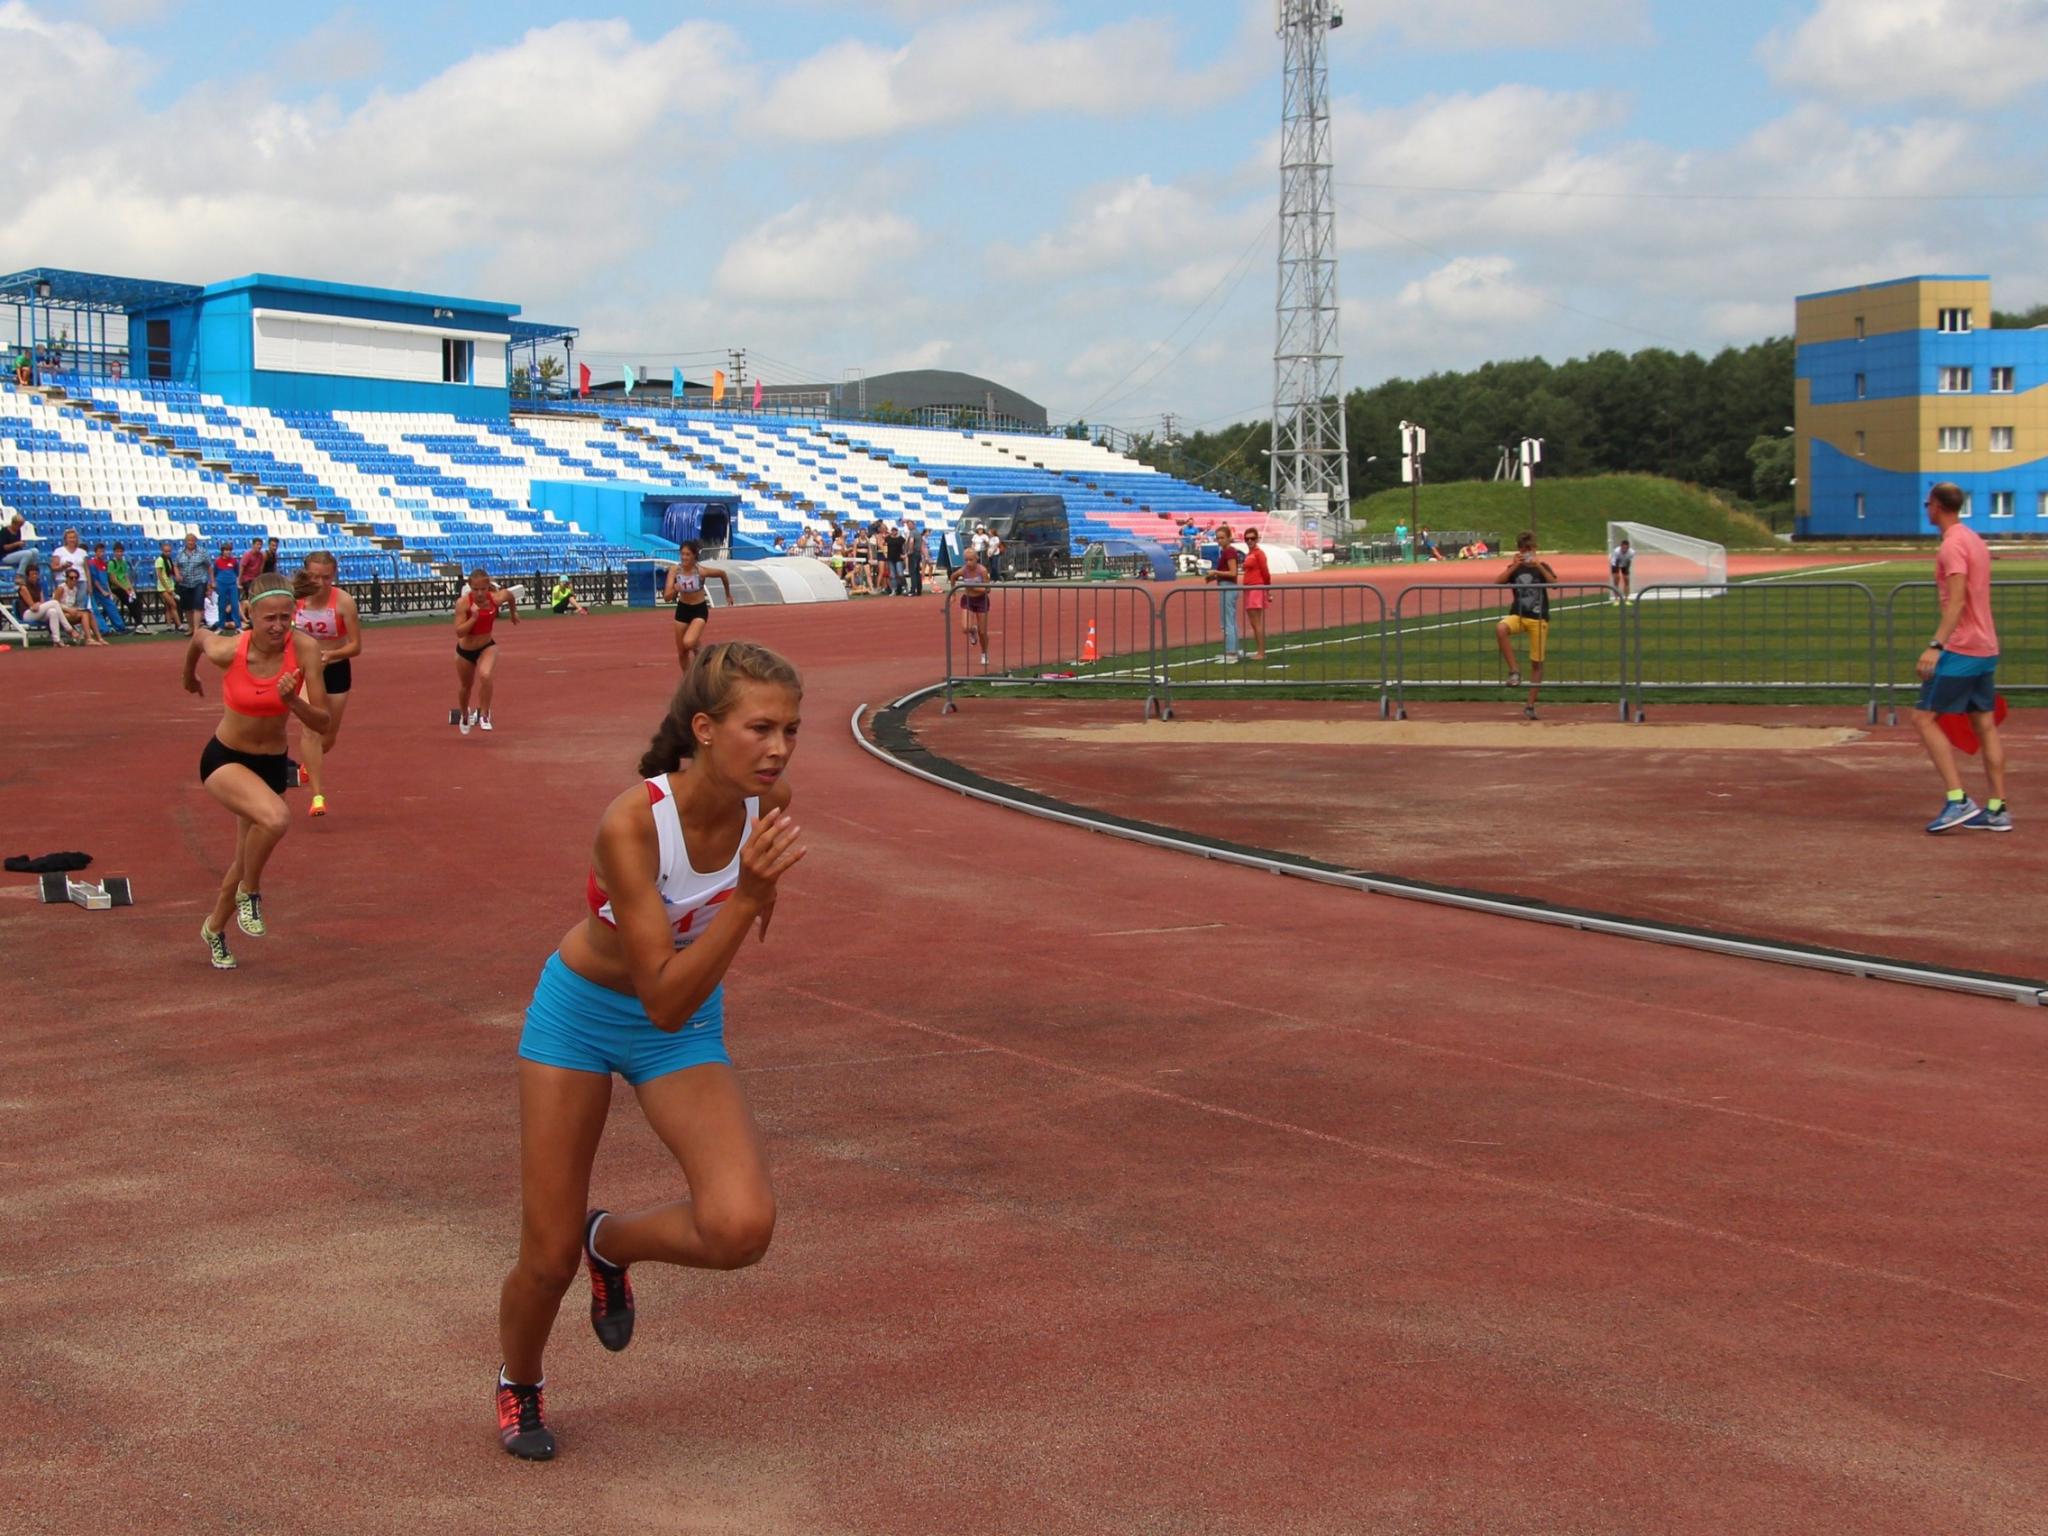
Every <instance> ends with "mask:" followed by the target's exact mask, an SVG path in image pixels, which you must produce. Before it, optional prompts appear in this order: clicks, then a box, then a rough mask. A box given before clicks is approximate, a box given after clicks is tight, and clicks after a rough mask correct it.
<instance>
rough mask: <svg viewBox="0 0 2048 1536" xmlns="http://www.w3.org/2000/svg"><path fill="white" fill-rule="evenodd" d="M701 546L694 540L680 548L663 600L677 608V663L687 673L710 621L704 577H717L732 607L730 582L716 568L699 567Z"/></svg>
mask: <svg viewBox="0 0 2048 1536" xmlns="http://www.w3.org/2000/svg"><path fill="white" fill-rule="evenodd" d="M700 549H701V546H700V545H699V544H698V543H697V541H696V540H695V539H691V540H688V541H687V542H686V543H684V544H683V545H682V547H681V550H680V551H679V553H678V556H677V559H676V563H675V564H674V565H673V566H671V567H670V568H669V573H668V584H667V585H666V586H665V587H664V588H663V589H662V594H661V597H662V601H663V602H666V603H674V604H675V605H676V664H677V665H678V666H680V667H681V668H682V669H683V670H684V671H685V672H687V671H689V670H690V658H691V657H692V656H694V655H696V654H697V650H698V648H699V647H700V646H702V645H703V644H704V631H705V629H706V627H707V626H708V625H709V624H710V622H711V594H710V593H709V592H707V591H706V590H705V589H704V583H705V578H706V577H710V576H716V577H717V578H718V581H719V584H720V585H721V586H723V587H724V588H725V602H726V606H727V607H731V606H732V580H731V578H730V577H728V576H727V575H726V574H725V572H724V571H722V570H720V569H719V568H718V567H717V566H715V565H704V564H701V563H700V562H699V561H698V559H697V556H698V554H699V553H700Z"/></svg>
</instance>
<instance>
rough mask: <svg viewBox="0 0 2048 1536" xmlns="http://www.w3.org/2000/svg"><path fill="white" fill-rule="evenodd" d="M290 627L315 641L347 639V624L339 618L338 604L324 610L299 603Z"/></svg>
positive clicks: (339, 608) (339, 606) (330, 605)
mask: <svg viewBox="0 0 2048 1536" xmlns="http://www.w3.org/2000/svg"><path fill="white" fill-rule="evenodd" d="M292 626H293V628H295V629H297V630H299V631H300V632H301V633H303V634H308V635H311V636H312V637H313V638H314V639H316V640H346V639H347V638H348V622H347V621H346V620H345V619H343V618H342V616H341V605H340V604H339V603H332V604H329V605H328V606H327V607H325V608H308V607H307V606H306V605H305V604H304V603H301V604H299V607H298V611H297V612H296V613H294V614H293V615H292Z"/></svg>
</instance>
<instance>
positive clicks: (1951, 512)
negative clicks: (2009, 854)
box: [1913, 481, 2012, 832]
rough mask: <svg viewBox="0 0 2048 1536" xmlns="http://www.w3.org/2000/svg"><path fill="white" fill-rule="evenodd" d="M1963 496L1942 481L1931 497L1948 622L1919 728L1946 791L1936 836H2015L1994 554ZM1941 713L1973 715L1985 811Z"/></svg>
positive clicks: (1926, 683) (1928, 662)
mask: <svg viewBox="0 0 2048 1536" xmlns="http://www.w3.org/2000/svg"><path fill="white" fill-rule="evenodd" d="M1962 512H1963V493H1962V490H1961V488H1960V487H1958V486H1954V485H1951V484H1949V483H1948V482H1947V481H1943V482H1942V483H1941V484H1940V485H1937V486H1935V487H1934V488H1933V489H1932V490H1930V491H1929V492H1928V493H1927V521H1928V522H1930V523H1932V524H1933V525H1934V526H1935V527H1936V528H1939V529H1940V530H1941V550H1940V552H1939V553H1938V554H1937V555H1936V556H1935V557H1934V577H1935V581H1936V582H1937V583H1938V584H1939V585H1940V588H1941V621H1940V622H1939V623H1938V624H1936V625H1935V626H1934V638H1933V639H1931V640H1929V641H1928V642H1927V649H1926V650H1924V651H1922V652H1921V653H1920V662H1919V667H1918V671H1919V673H1920V704H1919V708H1917V709H1915V710H1914V711H1913V725H1914V728H1915V729H1916V730H1918V731H1919V732H1920V740H1921V742H1922V743H1923V744H1924V745H1925V746H1926V748H1927V755H1928V756H1929V757H1930V758H1932V759H1933V760H1934V767H1935V771H1936V772H1938V773H1939V774H1940V775H1941V782H1942V786H1943V788H1944V789H1946V790H1947V792H1948V793H1947V798H1946V799H1944V800H1943V801H1942V806H1941V814H1939V815H1938V816H1936V817H1935V818H1934V820H1933V821H1931V822H1929V823H1928V824H1927V830H1928V831H1929V832H1954V831H1957V830H1959V829H1964V828H1967V829H1969V830H1971V831H1978V832H2010V831H2011V830H2012V809H2011V807H2009V806H2008V805H2007V804H2006V803H2005V744H2004V743H2003V742H2002V741H2000V740H1999V739H1998V722H1997V718H1996V714H1995V711H1996V709H1997V707H1998V630H1997V629H1996V627H1994V626H1993V624H1992V622H1991V551H1990V550H1988V549H1986V548H1985V547H1984V541H1983V540H1982V539H1980V538H1978V537H1977V535H1976V534H1975V533H1974V532H1972V531H1971V530H1970V529H1968V528H1965V527H1964V526H1963V525H1962V522H1961V521H1960V519H1961V517H1962ZM1942 715H1967V716H1969V718H1970V724H1971V725H1972V726H1974V727H1975V728H1976V731H1977V739H1978V740H1979V741H1980V742H1982V743H1983V751H1984V772H1985V775H1986V777H1988V778H1989V779H1990V781H1991V794H1990V797H1989V798H1988V799H1987V800H1986V801H1985V802H1984V804H1983V805H1982V806H1979V805H1978V804H1977V802H1976V801H1974V800H1972V799H1971V798H1970V797H1969V796H1968V795H1966V794H1964V793H1963V776H1962V773H1961V771H1960V770H1959V769H1958V768H1957V766H1956V753H1955V748H1954V747H1952V746H1950V745H1949V740H1948V737H1947V736H1946V735H1945V734H1944V733H1943V731H1942V729H1941V721H1940V717H1941V716H1942Z"/></svg>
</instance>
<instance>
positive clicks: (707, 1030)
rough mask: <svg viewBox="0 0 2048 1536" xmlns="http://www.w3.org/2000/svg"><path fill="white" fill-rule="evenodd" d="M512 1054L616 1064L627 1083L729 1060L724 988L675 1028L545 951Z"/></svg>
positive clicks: (575, 1064)
mask: <svg viewBox="0 0 2048 1536" xmlns="http://www.w3.org/2000/svg"><path fill="white" fill-rule="evenodd" d="M519 1054H520V1057H521V1058H522V1059H524V1060H526V1061H537V1062H539V1063H540V1064H541V1065H542V1066H544V1067H567V1068H568V1069H569V1070H570V1071H572V1072H603V1073H607V1074H609V1073H612V1072H616V1073H618V1074H619V1076H621V1077H623V1078H624V1079H625V1080H626V1081H627V1082H629V1083H635V1084H638V1083H644V1082H646V1081H648V1080H649V1079H650V1078H656V1077H665V1076H667V1075H668V1074H669V1073H671V1072H680V1071H682V1070H683V1069H684V1068H685V1067H701V1066H704V1065H705V1064H706V1063H709V1062H714V1061H715V1062H721V1063H724V1064H725V1065H727V1066H730V1065H731V1064H732V1058H731V1057H730V1056H728V1055H726V1054H725V988H724V987H722V986H721V987H719V988H718V989H717V990H716V991H715V992H713V993H712V994H711V996H710V997H708V998H706V999H705V1000H704V1006H703V1007H701V1008H699V1009H698V1010H697V1011H696V1012H695V1013H693V1014H691V1015H690V1020H689V1022H688V1023H687V1024H685V1025H684V1026H683V1027H682V1028H681V1029H678V1030H673V1031H671V1030H665V1029H657V1028H655V1025H654V1021H653V1020H652V1019H650V1018H648V1017H647V1010H646V1009H645V1008H642V1007H641V1006H640V999H639V998H637V997H635V996H633V995H632V994H631V993H629V992H614V991H613V990H612V989H611V988H610V987H600V986H599V985H598V984H597V983H596V982H594V981H591V980H589V979H588V978H587V977H583V976H578V975H577V974H576V973H575V972H574V971H572V970H570V969H569V967H568V966H567V965H565V964H563V963H562V957H561V955H560V954H553V955H549V956H548V963H547V964H546V965H544V966H542V967H541V969H540V983H539V985H537V986H536V987H535V988H534V989H533V1001H532V1002H531V1003H529V1004H528V1005H527V1008H526V1028H525V1029H524V1030H522V1031H521V1032H520V1035H519Z"/></svg>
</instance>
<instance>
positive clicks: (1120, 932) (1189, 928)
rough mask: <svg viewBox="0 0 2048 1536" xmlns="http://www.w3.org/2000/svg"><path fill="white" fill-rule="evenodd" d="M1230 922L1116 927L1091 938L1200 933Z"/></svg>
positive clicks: (1225, 926)
mask: <svg viewBox="0 0 2048 1536" xmlns="http://www.w3.org/2000/svg"><path fill="white" fill-rule="evenodd" d="M1229 926H1230V924H1228V923H1182V924H1181V925H1180V926H1179V927H1178V928H1115V929H1112V930H1110V931H1109V932H1108V933H1091V934H1089V935H1088V937H1089V938H1091V939H1131V938H1136V937H1137V936H1138V935H1139V934H1142V933H1200V932H1202V931H1203V930H1204V929H1206V928H1228V927H1229Z"/></svg>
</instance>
